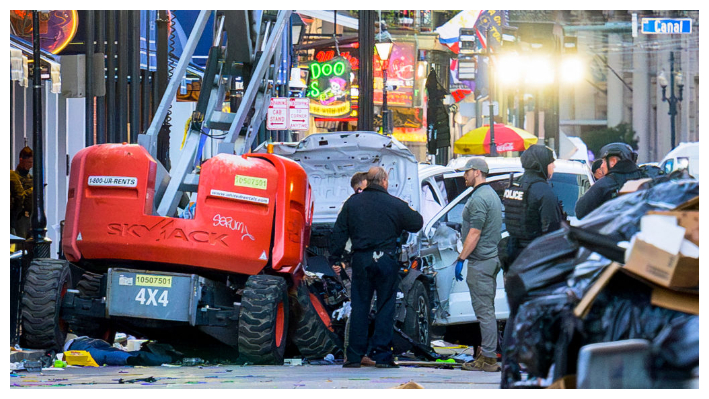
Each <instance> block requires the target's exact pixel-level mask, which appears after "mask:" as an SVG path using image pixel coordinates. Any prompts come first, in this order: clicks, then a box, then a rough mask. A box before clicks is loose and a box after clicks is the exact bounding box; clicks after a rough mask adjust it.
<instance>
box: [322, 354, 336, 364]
mask: <svg viewBox="0 0 709 399" xmlns="http://www.w3.org/2000/svg"><path fill="white" fill-rule="evenodd" d="M324 360H325V361H326V362H330V363H332V364H335V356H334V355H333V354H332V353H328V354H327V356H325V359H324Z"/></svg>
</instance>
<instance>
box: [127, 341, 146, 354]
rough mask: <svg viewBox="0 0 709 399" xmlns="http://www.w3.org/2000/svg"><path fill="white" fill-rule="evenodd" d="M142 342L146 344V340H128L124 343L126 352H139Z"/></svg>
mask: <svg viewBox="0 0 709 399" xmlns="http://www.w3.org/2000/svg"><path fill="white" fill-rule="evenodd" d="M143 342H148V340H147V339H129V340H128V341H127V343H126V350H127V351H129V352H132V351H139V350H140V346H141V345H143Z"/></svg>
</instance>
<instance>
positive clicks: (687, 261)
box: [624, 239, 699, 288]
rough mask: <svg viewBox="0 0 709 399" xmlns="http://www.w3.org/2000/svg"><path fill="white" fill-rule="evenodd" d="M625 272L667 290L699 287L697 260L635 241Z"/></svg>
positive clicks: (638, 240) (641, 241)
mask: <svg viewBox="0 0 709 399" xmlns="http://www.w3.org/2000/svg"><path fill="white" fill-rule="evenodd" d="M624 269H625V270H627V271H629V272H632V273H633V274H637V275H639V276H640V277H643V278H646V279H648V280H650V281H652V282H653V283H655V284H658V285H661V286H663V287H668V288H694V287H698V286H699V259H698V258H688V257H685V256H682V255H681V254H677V255H673V254H671V253H669V252H666V251H663V250H661V249H659V248H657V247H655V246H654V245H652V244H648V243H646V242H645V241H643V240H640V239H636V240H635V243H634V244H633V247H632V249H631V252H630V257H629V258H628V261H627V262H626V263H625V267H624Z"/></svg>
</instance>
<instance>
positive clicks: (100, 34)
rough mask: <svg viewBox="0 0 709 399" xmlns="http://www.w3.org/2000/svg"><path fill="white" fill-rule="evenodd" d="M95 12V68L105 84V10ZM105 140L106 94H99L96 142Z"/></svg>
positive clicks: (97, 100) (97, 98)
mask: <svg viewBox="0 0 709 399" xmlns="http://www.w3.org/2000/svg"><path fill="white" fill-rule="evenodd" d="M94 12H95V13H96V16H97V18H96V28H97V29H98V30H97V32H96V52H97V53H99V54H101V55H102V57H101V65H99V66H97V69H101V75H100V76H101V82H100V83H101V84H105V83H106V82H105V78H104V77H103V76H104V75H103V69H104V66H105V64H104V57H103V55H104V54H105V52H106V44H105V40H106V30H105V29H106V11H105V10H99V11H94ZM99 87H100V86H99ZM105 142H106V94H105V92H104V94H103V95H99V96H97V97H96V143H97V144H103V143H105Z"/></svg>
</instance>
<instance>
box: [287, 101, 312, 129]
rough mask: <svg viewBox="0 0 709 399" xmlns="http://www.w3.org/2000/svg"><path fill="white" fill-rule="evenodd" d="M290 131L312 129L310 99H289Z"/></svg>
mask: <svg viewBox="0 0 709 399" xmlns="http://www.w3.org/2000/svg"><path fill="white" fill-rule="evenodd" d="M288 129H290V130H308V129H310V99H309V98H289V99H288Z"/></svg>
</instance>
